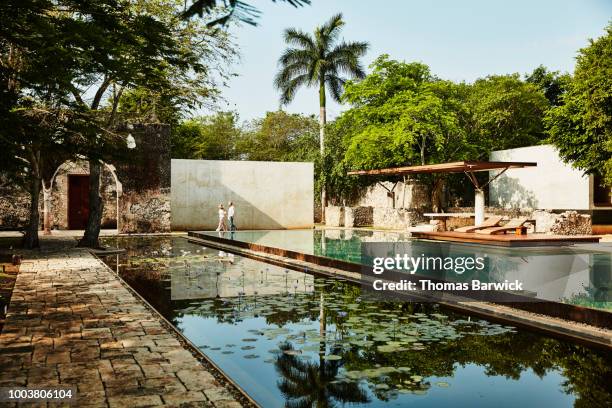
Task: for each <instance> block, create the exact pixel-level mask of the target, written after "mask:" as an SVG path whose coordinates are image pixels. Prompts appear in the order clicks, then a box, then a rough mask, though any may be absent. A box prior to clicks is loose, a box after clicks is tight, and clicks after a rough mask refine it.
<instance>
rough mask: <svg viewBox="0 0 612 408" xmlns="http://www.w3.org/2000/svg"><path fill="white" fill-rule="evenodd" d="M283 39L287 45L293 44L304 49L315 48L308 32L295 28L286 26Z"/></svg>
mask: <svg viewBox="0 0 612 408" xmlns="http://www.w3.org/2000/svg"><path fill="white" fill-rule="evenodd" d="M284 40H285V42H286V43H287V44H289V45H295V46H298V47H302V48H304V49H310V50H313V51H314V50H315V49H316V48H317V47H316V46H315V41H314V39H313V38H312V37H311V35H310V34H308V33H305V32H304V31H302V30H298V29H296V28H288V29H286V30H285V33H284Z"/></svg>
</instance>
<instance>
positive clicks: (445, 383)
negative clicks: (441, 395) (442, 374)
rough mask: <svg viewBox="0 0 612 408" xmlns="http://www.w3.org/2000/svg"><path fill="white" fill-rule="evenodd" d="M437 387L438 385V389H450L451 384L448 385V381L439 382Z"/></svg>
mask: <svg viewBox="0 0 612 408" xmlns="http://www.w3.org/2000/svg"><path fill="white" fill-rule="evenodd" d="M436 385H437V386H438V387H440V388H448V387H450V384H449V383H447V382H446V381H438V382H437V383H436Z"/></svg>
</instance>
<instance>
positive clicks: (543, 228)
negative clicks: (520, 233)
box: [533, 210, 593, 235]
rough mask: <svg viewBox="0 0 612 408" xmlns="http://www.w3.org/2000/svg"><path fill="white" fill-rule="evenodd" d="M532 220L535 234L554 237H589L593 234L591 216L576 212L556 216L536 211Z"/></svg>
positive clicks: (547, 212) (566, 212)
mask: <svg viewBox="0 0 612 408" xmlns="http://www.w3.org/2000/svg"><path fill="white" fill-rule="evenodd" d="M533 218H534V219H535V221H536V232H542V233H551V234H556V235H589V234H591V233H592V232H593V230H592V219H591V216H590V215H588V214H580V213H578V212H577V211H565V212H563V213H560V214H556V213H553V212H551V211H546V210H536V211H534V212H533Z"/></svg>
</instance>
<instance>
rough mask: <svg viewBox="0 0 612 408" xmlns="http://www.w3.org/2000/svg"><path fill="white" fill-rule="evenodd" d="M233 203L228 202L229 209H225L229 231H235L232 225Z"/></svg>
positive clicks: (234, 226)
mask: <svg viewBox="0 0 612 408" xmlns="http://www.w3.org/2000/svg"><path fill="white" fill-rule="evenodd" d="M234 212H235V209H234V203H233V202H231V201H230V202H229V207H228V208H227V217H228V218H229V224H230V225H229V228H230V231H236V224H234Z"/></svg>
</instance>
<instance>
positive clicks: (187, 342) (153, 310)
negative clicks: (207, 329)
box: [89, 236, 263, 408]
mask: <svg viewBox="0 0 612 408" xmlns="http://www.w3.org/2000/svg"><path fill="white" fill-rule="evenodd" d="M183 237H184V236H183ZM89 252H90V253H91V254H92V255H93V256H94V257H95V258H96V259H97V260H98V261H99V262H100V263H101V264H102V265H104V266H105V267H106V268H107V269H108V270H109V271H110V272H111V273H112V274H113V275H114V276H115V277H117V280H118V281H119V282H121V284H122V285H123V286H124V287H126V289H127V290H128V291H129V292H130V293H131V294H132V295H133V296H134V297H135V298H136V299H137V300H139V301H140V302H142V303H143V304H144V305H145V307H146V308H147V309H149V310H150V311H151V313H153V314H154V315H155V316H156V317H157V318H158V319H159V320H161V321H162V322H163V323H164V324H165V325H166V327H167V328H168V329H169V330H172V333H173V334H174V335H175V336H177V337H178V338H179V339H180V341H181V342H183V344H182V347H183V348H185V349H187V350H189V351H190V352H192V353H195V354H197V355H198V356H200V357H201V358H202V359H204V360H205V361H206V363H207V364H210V366H211V367H213V369H214V370H216V371H217V373H218V374H219V375H221V376H222V377H223V378H224V379H225V381H227V382H228V383H229V384H230V385H231V386H233V387H234V388H235V389H236V391H237V392H238V393H239V394H241V395H242V396H243V397H244V398H245V399H246V400H247V401H248V402H249V403H250V404H252V406H254V407H256V408H263V407H262V406H261V405H260V404H259V403H257V402H256V401H255V400H254V399H253V397H251V396H250V395H249V393H247V392H246V391H245V390H244V389H243V388H242V387H240V385H238V383H236V381H234V380H233V379H232V378H231V377H230V376H229V375H228V374H227V373H226V372H225V371H223V370H222V369H221V367H219V365H218V364H216V363H215V362H214V361H213V360H212V359H211V358H210V357H209V356H207V355H206V354H205V353H204V352H203V351H202V350H200V349H199V348H198V347H197V346H196V345H195V344H194V343H193V342H192V341H191V340H189V339H188V338H187V337H185V335H184V334H183V333H181V332H180V331H179V330H178V329H177V328H176V326H175V325H174V324H172V322H170V321H169V320H168V319H166V318H165V317H164V316H163V315H162V314H161V313H160V312H159V311H158V310H157V309H156V308H155V307H154V306H153V305H151V304H150V303H149V302H148V301H147V300H146V299H145V298H144V297H142V295H141V294H140V293H138V292H137V291H136V290H135V289H134V288H132V286H130V284H129V283H127V282H126V281H125V280H124V279H123V278H122V277H121V275H119V274H118V273H116V272H115V271H113V270H112V269H111V268H110V266H108V265H107V264H106V263H105V262H104V261H103V260H102V259H100V257H99V256H98V255H99V254H96V253H95V252H93V251H89ZM100 255H105V254H100Z"/></svg>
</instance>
